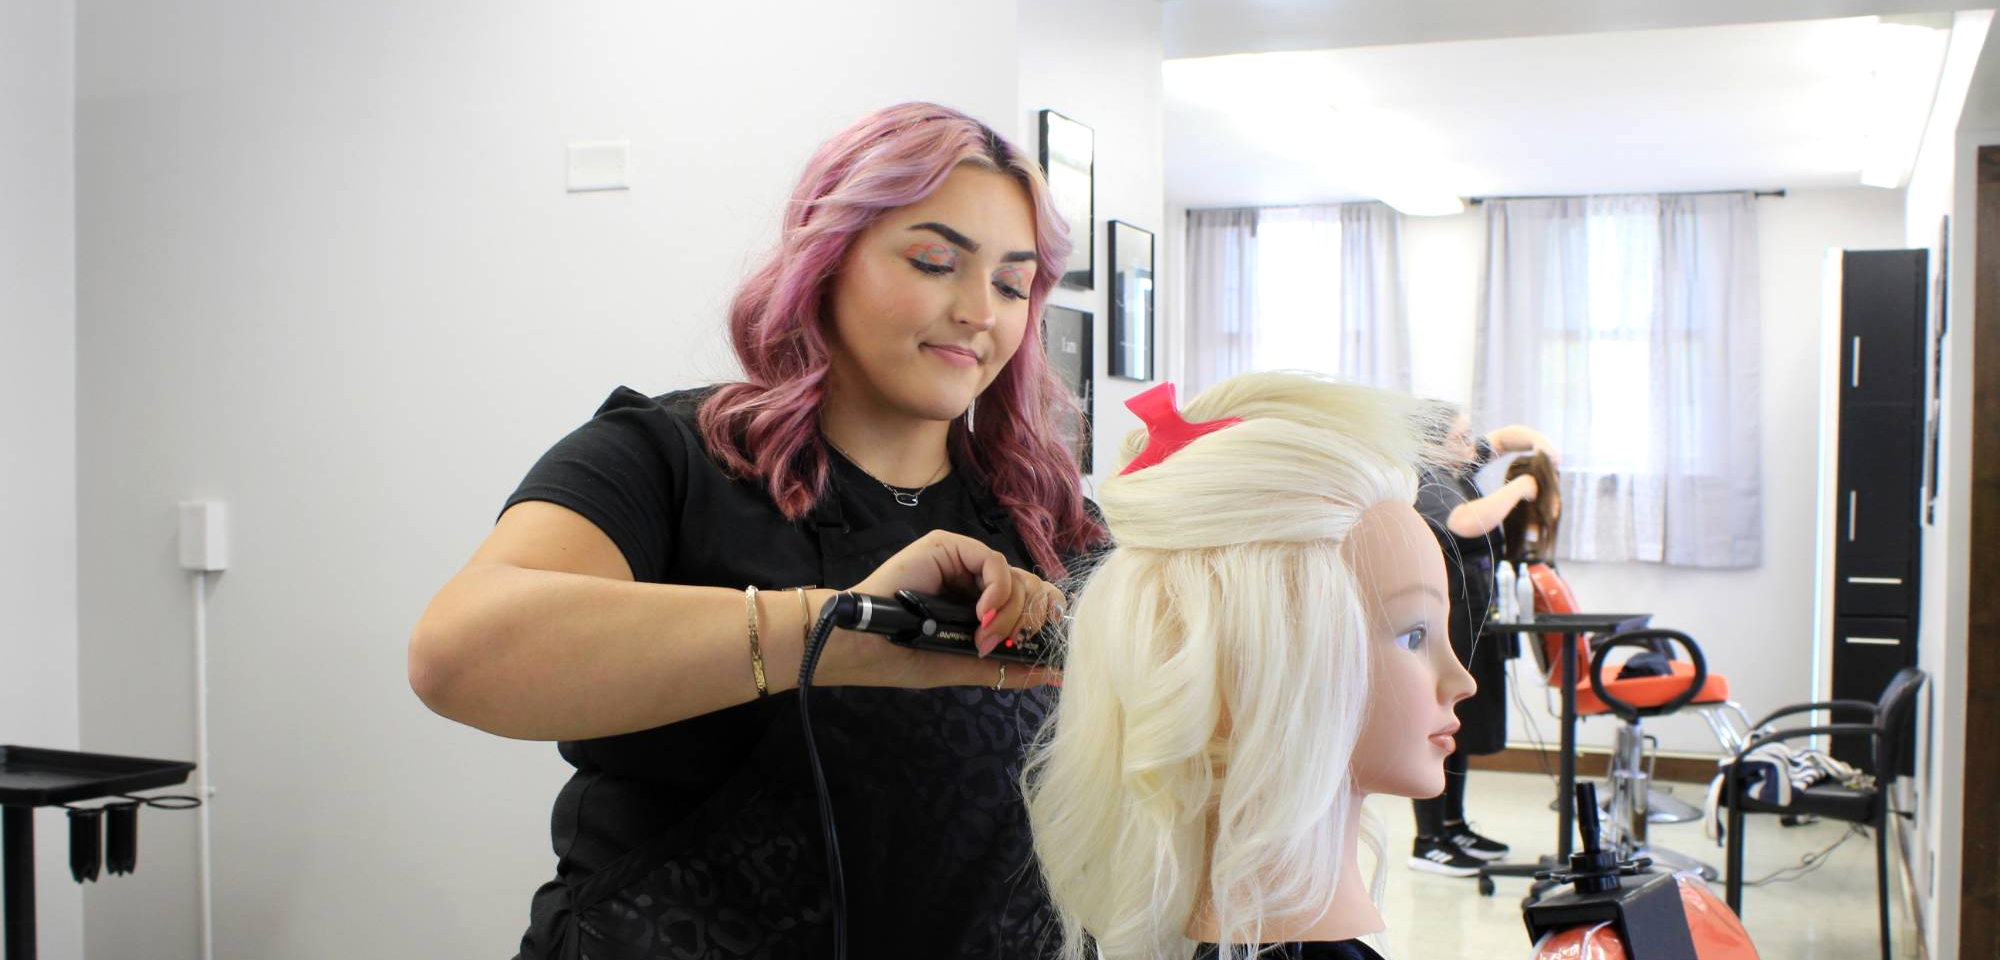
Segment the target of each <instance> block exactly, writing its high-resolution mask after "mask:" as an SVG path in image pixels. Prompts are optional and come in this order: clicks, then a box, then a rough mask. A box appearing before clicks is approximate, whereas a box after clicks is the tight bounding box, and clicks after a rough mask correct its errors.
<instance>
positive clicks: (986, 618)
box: [979, 607, 1000, 630]
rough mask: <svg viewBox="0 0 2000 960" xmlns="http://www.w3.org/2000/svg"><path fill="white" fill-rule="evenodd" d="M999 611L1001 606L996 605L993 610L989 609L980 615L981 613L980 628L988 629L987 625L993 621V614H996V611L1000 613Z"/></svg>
mask: <svg viewBox="0 0 2000 960" xmlns="http://www.w3.org/2000/svg"><path fill="white" fill-rule="evenodd" d="M999 612H1000V608H999V607H994V608H993V609H991V610H988V611H986V612H985V613H982V614H980V615H979V629H981V630H984V629H986V627H987V625H988V624H990V623H992V622H993V615H994V614H996V613H999Z"/></svg>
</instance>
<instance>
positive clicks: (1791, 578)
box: [1404, 188, 1903, 754]
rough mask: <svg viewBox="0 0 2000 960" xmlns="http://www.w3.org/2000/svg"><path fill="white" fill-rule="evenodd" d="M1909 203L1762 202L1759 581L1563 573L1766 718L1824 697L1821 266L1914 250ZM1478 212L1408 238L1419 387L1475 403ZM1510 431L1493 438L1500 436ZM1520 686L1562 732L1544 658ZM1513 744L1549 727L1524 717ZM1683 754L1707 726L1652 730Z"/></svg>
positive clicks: (1598, 725) (1607, 734)
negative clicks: (1543, 673)
mask: <svg viewBox="0 0 2000 960" xmlns="http://www.w3.org/2000/svg"><path fill="white" fill-rule="evenodd" d="M1902 204H1903V199H1902V193H1901V192H1900V191H1887V190H1872V189H1866V188H1855V189H1852V190H1795V191H1792V192H1791V194H1790V195H1789V196H1788V197H1785V198H1784V199H1774V198H1767V199H1762V200H1759V201H1757V211H1758V221H1757V226H1758V236H1759V247H1760V251H1759V255H1760V259H1761V264H1762V266H1761V271H1760V273H1759V276H1758V282H1759V284H1760V286H1761V313H1762V316H1761V321H1762V324H1763V403H1762V407H1761V416H1762V436H1763V450H1764V455H1763V469H1764V563H1763V565H1762V566H1760V567H1757V568H1754V569H1749V570H1695V569H1688V568H1680V567H1666V566H1661V565H1658V564H1637V563H1634V564H1622V563H1579V562H1570V563H1565V564H1564V565H1563V572H1564V574H1565V575H1566V576H1567V578H1568V579H1569V581H1570V585H1571V586H1572V587H1574V588H1575V589H1576V592H1577V596H1578V598H1579V599H1580V600H1581V601H1582V602H1583V603H1584V604H1585V605H1586V606H1588V607H1590V608H1592V609H1602V610H1610V609H1617V610H1634V611H1651V612H1652V613H1653V614H1654V622H1655V623H1656V624H1658V625H1660V626H1671V627H1674V628H1677V629H1681V630H1685V631H1687V632H1688V633H1689V634H1691V635H1693V636H1694V637H1695V639H1696V640H1698V641H1700V642H1701V643H1702V649H1703V652H1704V653H1706V654H1707V655H1708V659H1709V664H1710V667H1711V668H1712V669H1714V670H1715V671H1716V672H1717V673H1721V674H1723V675H1725V676H1727V677H1728V678H1729V680H1730V685H1731V686H1730V691H1731V697H1732V698H1733V699H1735V700H1738V701H1740V702H1742V703H1743V704H1744V705H1745V706H1746V708H1747V709H1748V710H1749V711H1750V712H1751V713H1753V714H1756V713H1760V712H1763V711H1768V710H1771V709H1775V708H1777V707H1779V706H1782V705H1784V704H1788V703H1795V702H1798V701H1802V700H1809V699H1812V698H1813V697H1814V695H1815V688H1814V683H1813V678H1812V672H1811V666H1812V650H1813V638H1812V610H1813V529H1814V509H1815V506H1814V503H1813V477H1814V469H1815V465H1816V464H1817V462H1818V453H1817V447H1816V443H1817V433H1816V429H1815V425H1816V424H1817V423H1818V419H1819V396H1818V390H1819V384H1818V380H1817V374H1816V372H1815V371H1816V367H1815V366H1814V364H1815V363H1816V361H1817V358H1818V356H1819V323H1820V290H1819V283H1820V262H1821V259H1822V257H1823V256H1824V253H1825V250H1826V248H1828V247H1830V246H1832V247H1847V248H1881V247H1896V246H1900V245H1901V244H1902V217H1903V214H1902ZM1480 216H1481V215H1480V213H1479V212H1478V210H1477V208H1475V209H1473V210H1471V211H1468V212H1467V213H1464V214H1460V215H1458V216H1454V217H1435V218H1414V217H1413V218H1410V219H1409V220H1407V221H1405V226H1404V257H1405V263H1406V271H1407V274H1408V278H1409V283H1408V288H1409V294H1410V299H1409V309H1410V333H1411V339H1412V342H1413V343H1415V344H1418V345H1419V348H1418V349H1417V350H1416V351H1415V354H1414V359H1413V364H1412V371H1411V374H1412V375H1411V380H1412V388H1413V390H1414V391H1415V392H1416V393H1418V394H1421V395H1426V396H1435V397H1439V398H1441V399H1447V400H1457V401H1464V400H1467V399H1469V398H1470V396H1471V393H1472V375H1473V346H1474V339H1475V336H1474V329H1475V323H1476V319H1477V308H1478V286H1479V269H1480V259H1479V258H1480V251H1481V245H1482V243H1483V236H1482V232H1481V226H1480V224H1481V220H1480ZM1491 426H1496V425H1487V428H1490V427H1491ZM1515 668H1516V674H1515V676H1514V680H1515V683H1516V685H1517V687H1518V689H1519V690H1520V691H1521V692H1522V693H1523V695H1524V699H1525V700H1526V701H1527V704H1528V707H1529V709H1530V712H1531V713H1532V715H1533V716H1534V717H1535V718H1536V721H1535V722H1536V723H1537V724H1539V729H1540V734H1541V736H1542V737H1543V738H1544V740H1545V741H1546V742H1547V743H1549V744H1551V745H1553V743H1554V742H1555V738H1556V736H1557V735H1558V733H1559V732H1560V727H1559V726H1558V725H1557V722H1556V719H1555V717H1556V714H1555V713H1553V712H1551V711H1550V710H1549V709H1547V707H1548V703H1549V700H1548V698H1547V697H1546V696H1545V695H1544V694H1543V690H1544V687H1543V685H1542V683H1541V681H1540V679H1539V678H1538V677H1537V676H1536V675H1535V673H1534V669H1533V660H1532V659H1530V658H1528V657H1525V656H1524V657H1523V658H1521V659H1520V660H1517V661H1515ZM1510 723H1511V730H1510V733H1511V734H1512V739H1513V741H1514V742H1515V743H1517V744H1522V745H1527V744H1529V743H1530V742H1531V741H1532V735H1531V731H1533V730H1534V729H1535V728H1534V727H1531V726H1529V725H1527V724H1524V723H1523V722H1522V720H1521V713H1520V712H1519V711H1518V710H1516V711H1515V712H1514V713H1513V714H1512V715H1511V718H1510ZM1613 730H1614V727H1613V726H1612V724H1610V723H1609V722H1595V723H1584V724H1582V725H1581V726H1580V727H1579V728H1578V737H1579V740H1580V742H1582V743H1585V744H1592V745H1608V744H1609V743H1610V742H1611V737H1612V732H1613ZM1646 730H1647V732H1648V733H1651V734H1654V735H1655V736H1657V737H1659V738H1660V747H1661V749H1663V750H1667V751H1671V752H1686V753H1699V754H1715V753H1717V752H1718V749H1717V747H1716V745H1715V739H1714V737H1713V736H1712V735H1711V734H1710V733H1709V731H1708V727H1707V725H1706V724H1704V723H1702V722H1701V721H1700V720H1699V719H1698V718H1695V717H1692V716H1688V717H1666V718H1660V719H1656V720H1648V721H1647V722H1646Z"/></svg>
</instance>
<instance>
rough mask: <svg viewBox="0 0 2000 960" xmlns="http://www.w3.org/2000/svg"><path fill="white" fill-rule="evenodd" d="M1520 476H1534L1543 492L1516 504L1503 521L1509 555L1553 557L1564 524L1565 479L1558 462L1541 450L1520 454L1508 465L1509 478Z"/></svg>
mask: <svg viewBox="0 0 2000 960" xmlns="http://www.w3.org/2000/svg"><path fill="white" fill-rule="evenodd" d="M1519 476H1532V477H1534V478H1535V488H1536V489H1537V490H1538V491H1539V492H1538V493H1537V494H1536V495H1535V499H1533V500H1523V501H1521V502H1520V503H1518V504H1515V505H1514V509H1513V510H1512V511H1510V512H1508V514H1507V519H1505V520H1503V521H1501V523H1500V530H1501V533H1502V534H1503V535H1504V536H1505V538H1506V545H1505V550H1506V557H1507V559H1508V560H1512V561H1515V562H1520V561H1522V560H1530V561H1532V560H1549V559H1552V558H1554V557H1555V555H1556V531H1557V529H1558V528H1559V527H1560V526H1561V523H1562V478H1561V477H1560V476H1558V475H1557V474H1556V467H1555V464H1553V463H1550V462H1549V458H1548V457H1546V456H1543V455H1542V454H1539V453H1532V454H1529V455H1527V456H1524V457H1517V458H1515V460H1514V462H1513V463H1510V464H1508V465H1507V479H1509V480H1512V479H1514V478H1515V477H1519Z"/></svg>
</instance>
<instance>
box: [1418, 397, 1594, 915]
mask: <svg viewBox="0 0 2000 960" xmlns="http://www.w3.org/2000/svg"><path fill="white" fill-rule="evenodd" d="M1442 412H1443V415H1442V416H1441V417H1440V419H1441V420H1446V422H1449V423H1450V424H1451V426H1450V429H1449V431H1448V433H1447V434H1446V437H1445V449H1446V452H1447V453H1448V454H1450V455H1451V456H1452V457H1454V458H1457V459H1458V461H1459V462H1462V463H1463V464H1464V466H1463V467H1462V468H1460V469H1457V470H1454V471H1451V472H1448V473H1446V472H1436V471H1434V472H1432V473H1430V474H1428V475H1427V476H1426V477H1425V479H1424V482H1423V484H1422V485H1421V486H1420V487H1418V489H1417V512H1419V513H1421V514H1423V516H1424V519H1425V520H1426V521H1428V523H1429V525H1430V527H1431V532H1432V533H1433V534H1435V535H1436V536H1437V539H1438V545H1439V546H1440V547H1441V548H1442V549H1443V550H1444V556H1445V562H1446V563H1447V564H1448V566H1449V569H1448V571H1447V576H1446V580H1447V582H1448V583H1449V584H1450V586H1451V625H1450V634H1451V647H1452V650H1453V651H1454V652H1456V653H1457V654H1458V658H1459V661H1460V662H1461V663H1464V664H1465V667H1466V670H1467V671H1469V672H1470V673H1471V674H1472V676H1473V678H1474V679H1475V680H1477V681H1478V683H1479V689H1478V692H1477V693H1475V694H1473V695H1472V696H1471V697H1469V698H1467V699H1465V700H1462V701H1459V703H1458V719H1459V732H1458V742H1457V749H1455V750H1454V751H1453V752H1452V754H1451V756H1449V757H1447V758H1445V789H1444V793H1443V794H1442V795H1441V796H1438V797H1436V798H1433V799H1429V800H1416V801H1413V804H1414V806H1415V808H1416V817H1417V839H1416V843H1415V847H1414V849H1412V850H1411V851H1410V866H1411V867H1412V868H1413V869H1417V870H1424V871H1428V872H1431V873H1441V874H1444V875H1446V876H1453V877H1470V876H1473V875H1475V874H1477V873H1478V872H1479V867H1480V865H1481V864H1482V863H1484V862H1487V861H1493V860H1499V859H1501V858H1503V857H1505V856H1506V855H1507V851H1508V849H1509V848H1508V846H1507V845H1506V844H1504V843H1501V842H1500V841H1498V840H1494V839H1492V838H1490V837H1486V836H1482V835H1481V834H1479V833H1477V832H1475V831H1474V830H1473V829H1472V825H1471V824H1470V823H1468V822H1466V819H1465V780H1466V771H1467V770H1468V768H1469V766H1470V765H1469V763H1468V762H1467V758H1469V757H1476V756H1482V755H1485V754H1489V753H1498V752H1500V751H1501V750H1504V749H1506V746H1507V686H1506V685H1507V656H1508V654H1507V650H1508V649H1509V647H1510V646H1511V645H1510V644H1505V643H1503V642H1502V641H1500V640H1496V639H1494V638H1490V637H1488V638H1482V637H1481V635H1480V633H1481V630H1482V629H1483V627H1484V625H1485V622H1486V620H1487V619H1488V617H1489V616H1490V613H1491V610H1492V607H1493V602H1494V561H1495V558H1496V557H1497V556H1499V554H1500V548H1501V545H1500V542H1499V540H1500V538H1499V536H1498V535H1497V534H1498V530H1499V527H1500V525H1501V522H1502V521H1504V520H1505V519H1506V518H1507V515H1508V514H1509V513H1511V512H1512V511H1513V509H1514V507H1515V505H1516V504H1519V503H1521V502H1523V501H1532V500H1534V499H1535V498H1536V497H1537V496H1539V495H1540V494H1541V492H1542V491H1541V490H1540V488H1539V486H1538V485H1537V484H1536V481H1535V478H1534V476H1533V475H1532V474H1527V475H1522V476H1518V477H1515V478H1514V479H1512V480H1509V481H1507V482H1506V483H1505V484H1503V485H1502V486H1501V487H1500V488H1499V489H1498V490H1495V491H1493V492H1492V493H1490V494H1485V493H1481V492H1480V490H1479V486H1478V484H1477V483H1475V482H1474V478H1475V477H1477V476H1478V474H1479V471H1480V470H1481V469H1483V468H1484V467H1485V466H1486V465H1487V463H1489V462H1491V461H1492V459H1493V458H1494V457H1495V456H1499V455H1503V454H1510V453H1528V452H1533V453H1538V454H1542V455H1545V456H1547V457H1548V458H1550V461H1551V462H1555V461H1556V460H1557V458H1558V457H1559V455H1558V454H1557V452H1556V449H1555V446H1554V445H1553V444H1551V443H1550V442H1549V439H1548V438H1547V437H1545V436H1543V435H1542V434H1541V432H1540V431H1537V430H1535V429H1532V428H1530V427H1525V426H1522V425H1520V424H1513V425H1510V426H1505V427H1501V428H1499V429H1498V430H1494V431H1492V432H1490V433H1487V434H1486V435H1485V436H1483V437H1475V436H1474V435H1473V433H1472V422H1471V420H1470V419H1469V418H1468V417H1467V416H1466V415H1465V413H1464V412H1463V411H1461V410H1459V409H1457V408H1456V407H1445V408H1444V409H1443V411H1442Z"/></svg>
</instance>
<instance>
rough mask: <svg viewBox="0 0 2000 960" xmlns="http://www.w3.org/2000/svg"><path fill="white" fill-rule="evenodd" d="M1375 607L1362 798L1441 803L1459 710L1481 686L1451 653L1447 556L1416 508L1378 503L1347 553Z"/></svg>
mask: <svg viewBox="0 0 2000 960" xmlns="http://www.w3.org/2000/svg"><path fill="white" fill-rule="evenodd" d="M1345 549H1346V550H1347V551H1348V561H1349V564H1350V565H1351V566H1353V567H1354V569H1355V575H1356V578H1357V579H1358V580H1359V581H1360V584H1361V590H1362V594H1363V597H1364V601H1365V603H1366V605H1367V616H1368V643H1369V644H1370V647H1369V651H1368V654H1369V665H1370V683H1369V693H1370V695H1369V700H1368V713H1367V716H1366V718H1365V719H1364V720H1363V721H1362V724H1361V738H1360V740H1359V741H1358V742H1356V744H1355V746H1354V761H1353V772H1354V784H1355V787H1356V788H1357V789H1359V790H1360V791H1361V792H1362V793H1388V794H1394V795H1396V796H1401V797H1435V796H1437V795H1438V794H1440V793H1442V792H1444V758H1445V757H1447V756H1450V755H1451V752H1452V749H1453V747H1454V746H1455V744H1454V742H1453V739H1452V735H1453V734H1454V733H1455V732H1456V731H1457V730H1458V718H1457V717H1456V716H1455V715H1454V713H1453V708H1454V707H1455V706H1456V705H1457V703H1458V701H1460V700H1463V699H1465V698H1466V697H1469V696H1472V692H1473V691H1474V690H1475V689H1477V685H1476V684H1475V683H1474V682H1473V680H1472V675H1471V674H1469V673H1467V672H1465V667H1464V666H1462V665H1461V664H1460V663H1459V662H1458V657H1457V656H1456V655H1455V654H1453V653H1452V649H1451V638H1450V637H1449V636H1448V635H1447V631H1448V630H1449V626H1448V624H1449V615H1450V612H1451V611H1450V606H1449V601H1447V600H1446V598H1445V597H1446V595H1445V570H1444V555H1443V553H1441V552H1440V551H1439V549H1438V545H1437V540H1436V538H1434V537H1432V536H1431V531H1430V528H1429V527H1427V526H1425V524H1424V521H1423V518H1422V517H1421V516H1419V515H1418V513H1417V511H1416V509H1415V508H1414V507H1411V506H1410V505H1409V504H1405V503H1380V504H1377V505H1375V506H1374V507H1373V508H1371V509H1370V510H1369V511H1368V512H1367V513H1365V514H1363V515H1362V518H1361V522H1360V523H1358V524H1356V525H1355V528H1354V533H1353V535H1352V536H1351V537H1350V538H1349V540H1348V542H1347V545H1346V548H1345Z"/></svg>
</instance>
